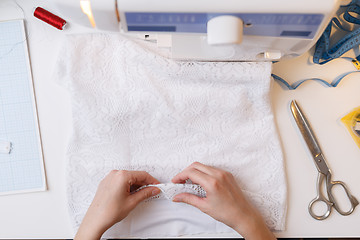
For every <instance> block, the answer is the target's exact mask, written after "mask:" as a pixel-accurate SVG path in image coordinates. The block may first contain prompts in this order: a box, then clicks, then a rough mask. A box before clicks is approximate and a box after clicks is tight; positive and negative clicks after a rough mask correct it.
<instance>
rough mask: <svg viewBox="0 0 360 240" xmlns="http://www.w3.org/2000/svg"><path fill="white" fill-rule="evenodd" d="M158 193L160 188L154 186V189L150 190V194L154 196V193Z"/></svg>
mask: <svg viewBox="0 0 360 240" xmlns="http://www.w3.org/2000/svg"><path fill="white" fill-rule="evenodd" d="M159 193H160V189H158V188H155V189H154V190H152V192H151V195H152V196H156V195H158V194H159Z"/></svg>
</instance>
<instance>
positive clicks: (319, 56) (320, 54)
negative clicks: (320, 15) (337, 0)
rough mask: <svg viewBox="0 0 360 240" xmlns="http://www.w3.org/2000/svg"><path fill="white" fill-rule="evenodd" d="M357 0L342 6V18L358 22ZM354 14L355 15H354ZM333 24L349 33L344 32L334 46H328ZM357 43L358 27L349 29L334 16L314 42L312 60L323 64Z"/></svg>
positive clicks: (358, 37)
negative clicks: (344, 8) (343, 9)
mask: <svg viewBox="0 0 360 240" xmlns="http://www.w3.org/2000/svg"><path fill="white" fill-rule="evenodd" d="M358 2H359V1H358V0H353V1H352V2H351V3H350V4H349V5H346V6H343V7H346V10H345V12H344V19H345V21H347V22H349V23H351V24H360V17H359V14H360V6H359V5H358ZM354 15H355V16H357V17H354ZM334 25H336V26H337V27H338V28H340V29H341V30H344V31H347V32H349V33H348V34H346V35H345V36H344V37H343V38H342V39H341V40H340V41H338V42H337V43H336V44H335V45H334V46H332V47H330V36H331V30H332V28H333V26H334ZM359 45H360V28H358V29H356V30H354V31H349V30H347V29H345V28H344V27H343V26H342V25H341V23H340V20H339V19H338V18H336V17H334V18H333V19H332V20H331V22H330V23H329V25H328V26H327V27H326V29H325V31H324V33H323V34H322V36H321V37H320V39H319V40H318V41H317V43H316V47H315V52H314V57H313V62H314V63H316V64H325V63H327V62H330V61H332V60H334V59H336V58H339V57H341V56H342V55H343V54H344V53H346V52H347V51H349V50H350V49H352V48H354V47H356V46H359ZM359 58H360V57H359V56H358V57H357V60H359Z"/></svg>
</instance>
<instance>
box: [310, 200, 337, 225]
mask: <svg viewBox="0 0 360 240" xmlns="http://www.w3.org/2000/svg"><path fill="white" fill-rule="evenodd" d="M317 202H324V203H325V204H326V207H327V209H326V211H325V213H324V214H323V215H317V214H315V212H314V210H313V206H314V204H315V203H317ZM332 206H333V204H332V203H331V202H329V201H328V200H326V199H322V198H320V197H316V198H314V199H313V200H312V201H311V202H310V204H309V213H310V215H311V216H312V217H313V218H315V219H316V220H324V219H326V218H327V217H328V216H329V215H330V213H331V208H332Z"/></svg>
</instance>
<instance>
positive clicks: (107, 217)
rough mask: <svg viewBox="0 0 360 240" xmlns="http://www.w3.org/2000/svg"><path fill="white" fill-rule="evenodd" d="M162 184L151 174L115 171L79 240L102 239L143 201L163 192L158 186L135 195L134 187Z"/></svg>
mask: <svg viewBox="0 0 360 240" xmlns="http://www.w3.org/2000/svg"><path fill="white" fill-rule="evenodd" d="M158 183H160V182H159V181H158V180H156V179H155V178H154V177H152V176H151V175H150V174H148V173H147V172H142V171H125V170H113V171H111V172H110V173H109V174H108V175H107V176H106V177H105V178H104V179H103V180H102V181H101V182H100V184H99V186H98V189H97V192H96V194H95V197H94V200H93V201H92V203H91V205H90V207H89V209H88V211H87V212H86V215H85V217H84V219H83V221H82V223H81V225H80V227H79V230H78V232H77V234H76V236H75V240H83V239H84V240H93V239H97V240H98V239H100V237H101V235H102V234H103V233H104V232H105V231H106V230H107V229H108V228H110V227H111V226H112V225H114V224H115V223H117V222H119V221H121V220H122V219H124V218H125V217H126V216H127V215H128V214H129V213H130V212H131V210H133V209H134V208H135V207H136V206H137V205H138V204H139V203H140V202H141V201H143V200H145V199H147V198H149V197H152V196H155V195H157V194H159V193H160V189H158V188H156V187H147V188H144V189H141V190H139V191H138V192H135V193H131V189H132V188H133V187H134V186H143V185H147V184H158Z"/></svg>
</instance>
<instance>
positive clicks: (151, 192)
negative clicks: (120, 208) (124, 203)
mask: <svg viewBox="0 0 360 240" xmlns="http://www.w3.org/2000/svg"><path fill="white" fill-rule="evenodd" d="M159 193H160V189H159V188H157V187H145V188H143V189H141V190H140V191H138V192H136V193H134V194H132V195H131V198H132V201H134V202H135V203H136V205H137V204H139V203H140V202H142V201H144V200H145V199H148V198H150V197H153V196H156V195H158V194H159Z"/></svg>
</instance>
